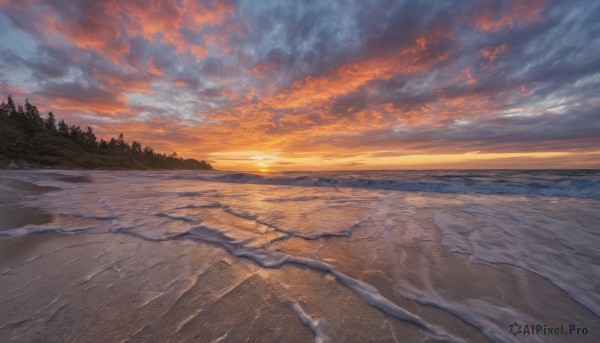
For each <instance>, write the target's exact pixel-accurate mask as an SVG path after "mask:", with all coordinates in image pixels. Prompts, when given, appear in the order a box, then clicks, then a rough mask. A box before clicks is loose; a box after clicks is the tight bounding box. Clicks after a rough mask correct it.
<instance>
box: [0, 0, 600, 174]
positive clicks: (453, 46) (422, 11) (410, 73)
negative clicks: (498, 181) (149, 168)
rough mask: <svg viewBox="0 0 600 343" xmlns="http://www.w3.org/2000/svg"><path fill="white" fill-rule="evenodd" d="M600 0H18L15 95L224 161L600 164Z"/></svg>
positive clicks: (232, 166) (9, 16)
mask: <svg viewBox="0 0 600 343" xmlns="http://www.w3.org/2000/svg"><path fill="white" fill-rule="evenodd" d="M599 18H600V2H599V1H595V0H590V1H578V0H573V1H551V0H509V1H496V0H489V1H486V0H482V1H470V0H469V1H466V0H465V1H459V0H449V1H392V0H384V1H358V0H356V1H350V0H348V1H333V0H332V1H324V0H318V1H271V0H253V1H250V0H239V1H234V0H232V1H193V0H172V1H171V0H164V1H162V0H161V1H153V0H132V1H125V0H115V1H87V0H72V1H67V0H46V1H31V0H0V37H2V39H1V43H0V95H1V96H2V98H6V96H8V94H12V96H13V99H15V100H16V102H17V103H23V102H24V100H25V98H29V100H30V101H31V102H32V103H34V104H35V105H37V106H38V108H39V109H40V111H42V112H43V113H45V112H48V111H52V112H53V113H54V114H55V115H56V116H57V117H58V118H63V119H65V120H66V121H67V123H69V124H76V125H82V126H87V125H89V126H92V127H93V128H94V129H95V131H96V133H97V135H98V136H99V137H104V138H109V137H113V136H116V135H118V133H119V132H123V133H124V135H125V140H127V141H132V140H138V141H141V142H142V144H144V145H149V146H151V147H153V148H155V149H157V150H158V151H162V152H168V153H170V152H177V153H178V154H179V155H180V156H184V157H190V158H197V159H204V160H207V161H209V162H210V163H213V164H214V166H215V167H216V168H217V169H221V170H250V171H278V170H336V169H345V170H351V169H352V170H353V169H479V168H484V169H488V168H501V169H507V168H528V169H530V168H535V169H538V168H600V38H599V37H600V20H599Z"/></svg>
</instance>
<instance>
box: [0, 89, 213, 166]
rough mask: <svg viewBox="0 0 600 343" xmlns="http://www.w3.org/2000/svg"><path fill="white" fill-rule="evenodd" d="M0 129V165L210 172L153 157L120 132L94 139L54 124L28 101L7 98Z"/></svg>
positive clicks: (169, 157)
mask: <svg viewBox="0 0 600 343" xmlns="http://www.w3.org/2000/svg"><path fill="white" fill-rule="evenodd" d="M0 126H1V128H0V166H1V165H2V163H4V164H7V163H9V161H15V160H21V161H26V162H28V163H31V164H33V165H35V166H54V167H81V168H124V169H207V170H210V169H212V166H211V165H210V164H209V163H206V162H205V161H198V160H195V159H184V158H182V157H179V156H178V155H177V153H172V154H164V153H159V152H156V151H155V150H154V149H153V148H151V147H149V146H146V147H142V144H141V143H140V142H138V141H135V140H134V141H133V142H131V144H129V143H128V142H126V141H125V139H124V137H123V133H120V134H119V135H118V136H117V137H116V138H115V137H113V138H111V139H109V140H108V141H106V140H104V139H100V140H99V141H98V138H97V137H96V134H95V133H94V130H93V128H92V127H90V126H87V127H86V128H85V129H82V128H81V127H80V126H76V125H69V124H67V123H66V122H65V121H64V120H62V119H61V120H58V121H57V119H56V117H55V116H54V114H53V113H52V112H48V114H46V116H45V117H42V116H41V115H40V112H39V110H38V108H37V107H36V106H35V105H33V104H32V103H30V102H29V100H27V99H26V100H25V104H24V105H21V104H19V105H16V104H15V102H14V100H13V99H12V97H11V96H10V95H9V96H8V98H7V101H6V102H4V101H2V104H1V105H0Z"/></svg>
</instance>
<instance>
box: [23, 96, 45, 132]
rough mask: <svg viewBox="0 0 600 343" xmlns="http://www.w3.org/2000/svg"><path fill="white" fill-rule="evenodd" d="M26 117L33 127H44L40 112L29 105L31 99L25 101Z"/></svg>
mask: <svg viewBox="0 0 600 343" xmlns="http://www.w3.org/2000/svg"><path fill="white" fill-rule="evenodd" d="M25 117H26V120H27V121H28V122H29V123H30V124H31V125H32V126H42V124H43V121H42V118H41V117H40V111H38V109H37V107H36V106H35V105H33V104H31V103H29V99H25Z"/></svg>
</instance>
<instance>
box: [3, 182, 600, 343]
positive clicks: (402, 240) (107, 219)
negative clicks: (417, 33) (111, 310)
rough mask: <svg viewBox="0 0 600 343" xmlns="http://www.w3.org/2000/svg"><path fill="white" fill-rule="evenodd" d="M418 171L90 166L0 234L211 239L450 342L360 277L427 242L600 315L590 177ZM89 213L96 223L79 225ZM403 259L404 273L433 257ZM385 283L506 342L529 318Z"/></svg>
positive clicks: (34, 200)
mask: <svg viewBox="0 0 600 343" xmlns="http://www.w3.org/2000/svg"><path fill="white" fill-rule="evenodd" d="M420 173H421V174H415V173H413V174H411V173H408V172H398V173H396V174H394V173H393V172H361V173H355V172H347V173H344V172H341V173H338V174H333V173H328V174H327V173H305V174H299V173H296V174H293V173H287V174H286V173H283V174H275V175H272V176H263V175H252V174H245V173H212V174H201V175H197V174H195V173H169V172H163V173H156V174H154V173H152V172H146V173H144V174H139V175H138V174H135V173H131V174H126V175H120V174H116V176H115V174H112V173H108V172H98V173H90V176H89V177H90V178H92V179H93V180H94V182H93V183H87V184H78V183H69V184H68V186H64V187H63V189H62V190H55V189H53V190H52V191H50V192H49V193H45V194H42V195H39V194H38V193H36V196H35V197H30V198H27V199H26V200H24V201H23V206H32V207H37V208H40V209H42V210H44V211H46V212H48V213H52V214H55V215H58V217H60V219H61V222H60V223H58V222H53V223H48V224H41V225H32V224H30V225H26V226H24V227H21V228H17V229H12V230H8V231H0V235H2V236H8V237H14V238H18V237H22V236H24V235H28V234H33V233H36V232H46V231H55V232H61V233H79V232H90V231H93V232H95V233H97V232H107V233H123V234H130V235H133V236H136V237H139V238H142V239H145V240H150V241H155V242H162V241H165V240H174V239H193V240H196V241H202V242H207V243H211V244H217V245H219V246H222V247H224V248H225V249H227V251H229V253H231V254H232V255H234V256H237V257H243V258H247V259H250V260H252V261H255V262H256V263H257V264H258V265H259V266H261V267H263V268H280V267H282V266H283V265H286V264H295V265H301V266H305V267H306V268H310V269H312V270H315V271H321V272H324V273H327V274H328V275H332V276H334V277H335V278H336V279H337V280H338V281H339V283H340V284H342V285H343V286H345V287H347V288H349V289H351V290H352V291H353V292H354V293H356V294H357V295H358V296H359V297H360V298H361V299H362V300H363V301H364V302H365V303H367V304H369V305H371V306H373V307H374V308H377V309H379V310H380V311H381V312H383V313H385V314H387V315H389V316H391V317H394V318H397V319H400V320H404V321H408V322H412V323H415V324H416V325H418V326H419V327H421V328H423V330H425V331H426V332H427V333H428V334H429V335H430V336H432V337H435V338H437V339H440V340H450V341H461V338H460V337H455V336H454V335H451V334H449V333H448V330H447V329H446V328H444V327H443V325H444V324H442V323H436V322H432V321H431V320H429V319H424V318H426V317H424V316H421V313H417V312H410V311H407V310H406V309H405V308H403V307H401V306H399V305H398V304H397V303H396V302H394V299H392V298H386V297H385V296H383V295H382V292H380V291H379V290H378V288H375V287H374V286H373V285H375V284H373V285H371V284H369V283H368V282H365V281H362V277H361V275H363V274H362V273H363V272H364V273H367V274H368V273H386V272H389V271H388V270H385V271H380V270H379V269H378V268H383V267H381V266H386V265H395V264H400V263H406V262H404V259H406V258H407V254H408V253H406V252H405V251H403V250H402V247H403V246H404V245H407V246H413V247H419V248H422V249H426V248H429V247H430V245H427V244H431V246H435V244H436V243H437V244H438V248H440V246H441V247H443V248H444V249H446V250H448V251H452V252H457V253H461V254H469V255H470V256H472V259H473V262H485V263H488V264H499V263H500V264H503V265H509V266H516V267H518V268H521V269H523V270H527V271H530V272H533V273H535V274H537V275H540V276H542V277H543V278H545V279H546V280H548V281H550V282H551V283H552V284H554V285H556V286H557V287H559V288H560V289H562V290H563V291H564V292H566V294H568V296H569V297H570V298H572V299H574V300H576V301H577V302H578V303H579V304H581V305H582V306H583V307H585V308H587V309H589V310H590V311H592V312H593V313H594V314H595V316H596V317H595V319H597V317H598V316H600V296H599V293H598V292H597V289H598V285H600V279H599V278H598V276H599V275H600V252H599V250H598V248H597V247H598V246H600V241H599V239H600V236H599V234H598V226H597V223H598V222H600V215H599V214H598V213H597V208H598V206H599V205H600V203H599V201H600V200H598V199H597V198H599V197H600V196H599V194H600V192H599V191H598V182H599V181H598V179H599V174H598V173H597V172H593V171H589V172H585V171H581V172H575V171H573V172H568V171H564V172H546V173H534V172H513V173H512V174H511V173H509V172H507V171H504V172H489V173H487V174H486V172H445V173H437V174H436V173H435V172H432V173H430V174H427V173H426V172H420ZM44 175H45V174H44V172H38V173H33V176H32V177H31V178H30V179H28V178H27V177H25V176H23V175H20V176H19V180H21V181H23V182H29V183H39V184H40V185H43V187H59V186H62V184H65V182H55V181H53V179H52V178H50V177H45V176H44ZM207 181H208V182H207ZM217 182H219V183H217ZM223 182H226V183H223ZM263 184H268V185H273V186H261V185H263ZM289 186H293V187H289ZM303 186H306V187H303ZM315 186H319V187H315ZM338 187H339V188H338ZM344 187H345V188H344ZM413 191H417V192H416V193H415V192H413ZM36 192H38V191H36ZM421 192H431V193H429V194H423V193H421ZM475 193H484V194H475ZM498 194H500V195H498ZM501 194H505V195H501ZM506 194H508V195H506ZM216 199H218V201H215V200H216ZM88 221H89V222H90V223H93V224H89V225H88V224H85V225H82V224H81V223H88ZM428 223H432V224H433V225H434V226H431V227H432V229H429V230H428V229H427V225H428ZM330 238H332V239H330ZM352 243H354V244H352ZM159 244H160V243H159ZM440 249H441V248H440ZM102 254H103V253H100V254H99V255H98V256H97V257H99V256H102ZM411 261H412V263H414V265H411V268H413V269H415V270H427V268H428V266H429V264H430V263H433V264H435V263H438V262H440V261H435V260H433V261H425V260H420V259H413V260H411ZM342 270H343V271H353V272H351V273H350V274H352V275H353V276H355V275H356V277H350V276H349V275H348V274H346V273H344V272H342ZM9 272H11V269H7V272H6V273H9ZM92 277H93V276H92ZM517 277H518V276H515V278H517ZM423 278H424V277H423ZM365 280H368V279H365ZM384 280H386V282H388V283H390V288H393V287H391V285H395V286H398V285H400V286H402V287H400V288H399V289H398V291H397V295H398V296H401V297H404V298H407V299H412V300H414V301H416V302H417V303H421V304H425V305H427V306H435V307H437V308H440V309H443V310H444V311H445V312H446V313H450V314H452V315H453V316H456V317H459V318H461V319H462V320H464V321H465V322H467V323H469V324H470V325H472V326H473V327H476V328H477V329H478V330H480V331H481V332H482V333H483V334H484V335H485V336H487V337H488V338H489V339H491V340H494V341H498V342H504V341H511V339H512V337H510V336H508V333H507V331H506V329H505V327H504V326H505V325H506V324H507V323H506V322H507V321H511V320H513V318H520V319H522V320H528V321H536V320H538V321H539V320H540V319H539V318H535V317H532V316H531V315H530V314H528V313H524V312H519V311H524V310H523V308H522V307H518V304H514V303H511V304H500V305H499V304H498V303H494V302H492V301H489V299H487V298H486V297H485V296H484V297H478V298H473V299H471V298H467V299H464V298H459V299H454V298H452V297H451V296H449V294H452V292H453V291H454V290H452V289H450V290H440V289H436V288H435V287H434V286H433V282H431V281H428V280H425V281H424V283H423V284H422V285H417V284H415V283H412V282H409V280H408V279H403V274H394V275H391V274H387V275H385V277H384ZM378 286H379V285H378ZM383 293H384V294H386V293H385V292H383ZM157 299H158V298H157ZM294 310H295V311H296V313H297V314H298V316H299V317H300V319H301V320H302V321H303V323H305V325H307V326H309V327H310V328H311V330H313V329H314V330H313V332H315V336H316V337H317V336H319V334H323V332H321V333H319V334H318V333H317V332H316V331H315V330H317V331H318V329H319V320H318V319H317V320H315V319H312V318H310V317H309V316H308V315H307V314H306V313H305V312H304V311H303V310H302V308H300V307H299V306H298V308H294ZM555 317H559V315H555ZM555 317H552V318H555ZM322 337H325V336H322ZM330 338H331V339H332V340H335V337H330ZM323 339H325V338H323Z"/></svg>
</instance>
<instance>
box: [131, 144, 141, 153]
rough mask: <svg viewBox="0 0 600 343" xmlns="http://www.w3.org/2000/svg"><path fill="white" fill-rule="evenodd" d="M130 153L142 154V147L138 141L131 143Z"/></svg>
mask: <svg viewBox="0 0 600 343" xmlns="http://www.w3.org/2000/svg"><path fill="white" fill-rule="evenodd" d="M131 151H132V152H133V153H134V154H138V155H141V154H142V145H141V144H140V143H139V142H138V141H133V142H131Z"/></svg>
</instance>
